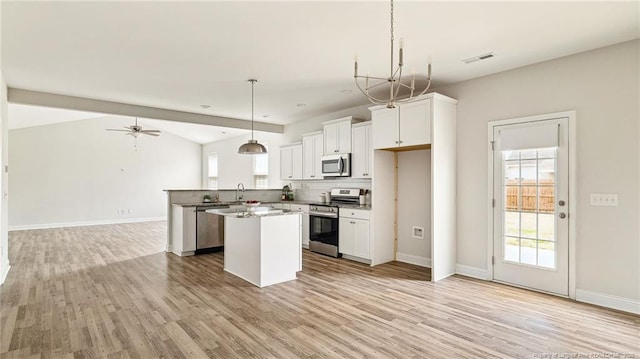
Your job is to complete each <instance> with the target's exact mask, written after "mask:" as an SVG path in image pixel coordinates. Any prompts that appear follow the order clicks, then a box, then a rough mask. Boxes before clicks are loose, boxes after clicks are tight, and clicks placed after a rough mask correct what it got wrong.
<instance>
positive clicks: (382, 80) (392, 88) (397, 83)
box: [353, 0, 431, 108]
mask: <svg viewBox="0 0 640 359" xmlns="http://www.w3.org/2000/svg"><path fill="white" fill-rule="evenodd" d="M394 40H395V39H394V37H393V0H391V66H390V71H389V77H373V76H369V75H366V76H361V75H358V57H357V56H356V58H355V59H354V70H353V78H354V80H355V82H356V86H357V87H358V89H359V90H360V92H362V93H363V94H364V95H365V96H367V98H368V99H369V101H371V102H372V103H374V104H378V105H386V106H387V107H388V108H394V107H396V103H405V102H411V101H412V100H414V97H416V96H420V95H423V94H424V93H426V92H427V90H428V89H429V87H430V86H431V64H429V66H428V68H427V86H426V87H425V88H424V90H422V92H420V93H419V94H417V95H415V96H414V92H415V90H416V88H415V83H416V77H415V75H414V74H411V81H410V82H409V81H407V82H408V84H405V83H403V82H402V67H403V66H404V62H403V59H402V55H403V40H402V39H400V51H399V56H398V67H397V68H396V69H395V70H394V67H393V41H394ZM361 79H364V88H363V87H362V86H361V84H360V82H361V81H362V80H361ZM370 80H372V81H370ZM369 82H372V84H370V83H369ZM386 83H389V98H388V99H379V98H375V97H373V96H371V94H369V91H370V90H372V89H375V88H377V87H380V86H382V85H384V84H386ZM400 88H404V89H407V90H409V97H407V98H404V99H401V100H400V99H398V93H399V92H400Z"/></svg>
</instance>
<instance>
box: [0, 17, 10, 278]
mask: <svg viewBox="0 0 640 359" xmlns="http://www.w3.org/2000/svg"><path fill="white" fill-rule="evenodd" d="M1 7H2V6H1V5H0V8H1ZM0 17H1V16H0ZM0 56H1V55H0ZM0 66H1V65H0ZM8 120H9V116H8V115H7V84H6V83H5V81H4V76H3V75H2V71H0V151H1V156H0V171H1V172H2V175H1V176H0V191H2V192H1V193H0V284H2V283H3V282H4V279H5V278H6V276H7V274H8V272H9V267H10V266H9V215H8V212H9V207H8V203H7V202H8V201H7V198H6V197H5V196H4V194H6V193H9V192H8V181H7V179H8V174H7V172H6V171H5V165H6V164H7V162H8V153H7V150H8V142H9V136H8V134H9V132H8V129H7V126H8Z"/></svg>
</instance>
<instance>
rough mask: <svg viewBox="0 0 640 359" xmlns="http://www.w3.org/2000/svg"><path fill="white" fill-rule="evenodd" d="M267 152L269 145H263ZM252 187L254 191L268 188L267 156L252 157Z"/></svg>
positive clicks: (266, 154)
mask: <svg viewBox="0 0 640 359" xmlns="http://www.w3.org/2000/svg"><path fill="white" fill-rule="evenodd" d="M263 145H264V147H265V148H266V149H267V152H269V145H268V144H266V143H263ZM253 186H254V188H256V189H266V188H269V154H268V153H265V154H262V155H254V156H253Z"/></svg>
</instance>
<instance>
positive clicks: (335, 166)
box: [322, 153, 351, 177]
mask: <svg viewBox="0 0 640 359" xmlns="http://www.w3.org/2000/svg"><path fill="white" fill-rule="evenodd" d="M322 175H323V176H324V177H349V176H351V154H350V153H340V154H337V155H327V156H322Z"/></svg>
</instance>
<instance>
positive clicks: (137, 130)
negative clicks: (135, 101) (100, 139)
mask: <svg viewBox="0 0 640 359" xmlns="http://www.w3.org/2000/svg"><path fill="white" fill-rule="evenodd" d="M124 128H125V129H126V130H121V129H116V128H107V131H122V132H127V135H128V136H133V137H134V138H138V136H140V135H149V136H156V137H157V136H160V131H158V130H143V129H142V126H138V118H137V117H136V122H135V124H134V125H132V126H124Z"/></svg>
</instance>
